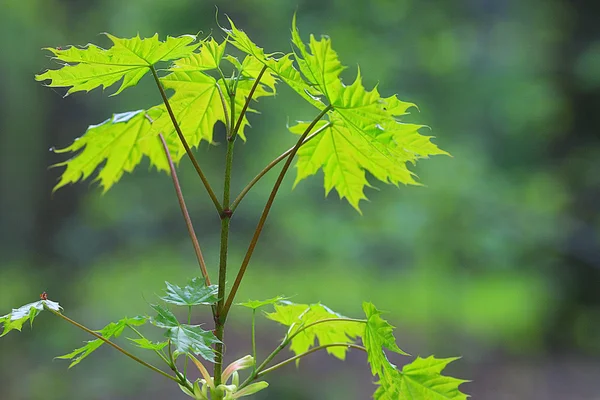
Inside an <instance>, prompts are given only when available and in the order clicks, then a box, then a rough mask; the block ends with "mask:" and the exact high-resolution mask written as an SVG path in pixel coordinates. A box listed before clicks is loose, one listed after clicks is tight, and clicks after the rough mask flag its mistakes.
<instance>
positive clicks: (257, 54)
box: [223, 19, 325, 110]
mask: <svg viewBox="0 0 600 400" xmlns="http://www.w3.org/2000/svg"><path fill="white" fill-rule="evenodd" d="M229 24H230V26H231V28H230V29H223V30H224V31H225V33H227V41H228V42H229V43H231V44H232V45H234V46H235V47H237V48H238V49H240V50H241V51H243V52H245V53H247V54H249V55H251V56H252V57H253V58H254V59H255V60H256V61H257V62H259V63H261V64H262V65H265V66H266V67H267V68H268V69H269V71H270V73H271V74H273V75H274V77H276V78H278V79H281V80H282V81H283V82H285V83H286V84H287V85H289V86H290V87H291V88H292V89H293V90H295V91H296V92H297V93H298V94H300V96H302V97H303V98H304V99H305V100H306V101H308V102H309V103H311V104H313V105H314V106H315V107H317V108H319V109H321V110H322V109H324V108H325V104H323V102H322V101H321V100H320V99H319V98H318V97H319V96H320V95H321V93H319V92H318V91H316V90H315V89H314V88H313V87H312V86H311V85H310V84H309V83H308V82H306V81H305V80H304V78H302V76H301V74H300V72H299V71H298V70H297V69H296V67H295V66H294V59H293V54H291V53H290V54H285V55H283V56H281V57H279V58H277V57H275V54H274V53H273V54H265V52H264V50H263V49H262V48H260V47H258V46H257V45H256V44H255V43H254V42H253V41H252V40H251V39H250V38H249V37H248V35H247V34H246V33H245V32H244V31H242V30H240V29H238V28H237V27H236V26H235V24H234V23H233V21H232V20H231V19H229ZM263 79H265V78H263ZM267 79H268V78H267Z"/></svg>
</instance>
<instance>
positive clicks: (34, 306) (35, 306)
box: [0, 300, 62, 337]
mask: <svg viewBox="0 0 600 400" xmlns="http://www.w3.org/2000/svg"><path fill="white" fill-rule="evenodd" d="M44 308H48V309H50V310H54V311H60V310H61V308H62V307H61V306H60V305H59V304H58V303H56V302H54V301H51V300H39V301H36V302H34V303H29V304H25V305H24V306H21V307H19V308H13V310H12V312H11V313H10V314H6V315H3V316H2V317H0V324H2V325H4V330H3V331H2V334H1V335H0V337H2V336H4V335H6V334H7V333H8V332H10V331H12V330H17V331H21V329H22V328H23V324H25V322H27V321H29V323H30V325H31V326H32V327H33V320H34V319H35V317H36V316H37V315H38V314H39V313H40V312H41V311H43V310H44Z"/></svg>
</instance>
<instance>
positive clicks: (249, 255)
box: [219, 105, 333, 320]
mask: <svg viewBox="0 0 600 400" xmlns="http://www.w3.org/2000/svg"><path fill="white" fill-rule="evenodd" d="M332 109H333V106H331V105H328V106H327V107H326V108H325V109H324V110H323V111H321V112H320V113H319V115H317V117H316V118H315V119H314V120H313V121H312V122H311V123H310V125H308V126H307V127H306V130H305V131H304V133H303V134H302V135H301V136H300V139H298V142H297V143H296V145H295V146H294V148H293V149H292V151H291V152H290V154H289V155H288V158H287V160H286V162H285V164H284V165H283V168H282V169H281V172H280V173H279V176H278V177H277V181H276V182H275V185H274V186H273V189H272V190H271V195H270V196H269V199H268V200H267V203H266V205H265V208H264V210H263V213H262V215H261V216H260V219H259V221H258V224H257V226H256V230H255V231H254V235H253V236H252V240H251V241H250V245H249V246H248V250H247V251H246V256H245V257H244V260H243V261H242V265H241V266H240V270H239V271H238V274H237V276H236V278H235V282H234V283H233V286H232V287H231V291H230V292H229V296H228V297H227V301H226V302H225V305H224V306H223V308H222V309H221V310H220V313H219V316H220V318H222V319H223V320H225V319H226V318H227V313H228V312H229V309H230V308H231V305H232V304H233V299H234V298H235V295H236V293H237V291H238V289H239V287H240V284H241V282H242V278H243V277H244V273H245V272H246V268H247V267H248V263H249V262H250V259H251V258H252V253H254V248H255V247H256V244H257V243H258V238H259V237H260V234H261V232H262V229H263V227H264V225H265V222H266V220H267V217H268V215H269V211H271V207H272V206H273V201H274V200H275V196H276V195H277V191H278V190H279V187H280V186H281V183H282V182H283V178H285V174H286V172H287V171H288V169H289V168H290V165H291V164H292V160H293V159H294V156H295V155H296V153H297V152H298V149H299V148H300V146H301V145H302V142H304V139H306V137H307V136H308V134H309V133H310V131H311V130H312V128H314V126H315V125H316V124H317V122H319V120H320V119H321V118H322V117H323V116H324V115H325V114H327V112H329V111H330V110H332Z"/></svg>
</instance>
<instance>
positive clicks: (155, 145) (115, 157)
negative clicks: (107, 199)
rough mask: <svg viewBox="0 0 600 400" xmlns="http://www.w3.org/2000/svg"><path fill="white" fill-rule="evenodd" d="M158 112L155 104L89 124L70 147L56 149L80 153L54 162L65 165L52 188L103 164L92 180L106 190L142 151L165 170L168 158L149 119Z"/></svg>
mask: <svg viewBox="0 0 600 400" xmlns="http://www.w3.org/2000/svg"><path fill="white" fill-rule="evenodd" d="M160 114H161V111H160V110H157V109H156V108H155V109H151V110H149V111H144V110H138V111H131V112H126V113H121V114H114V115H113V116H112V117H111V118H109V119H107V120H106V121H104V122H102V123H100V124H98V125H91V126H90V127H89V128H88V129H87V131H86V132H85V134H84V135H83V136H82V137H80V138H78V139H75V141H74V142H73V144H71V145H70V146H69V147H67V148H64V149H61V150H56V152H57V153H65V152H70V153H76V152H79V153H77V154H76V155H75V156H74V157H73V158H71V159H69V160H67V161H64V162H61V163H58V164H56V165H55V166H66V167H67V168H66V169H65V171H64V172H63V174H62V176H61V178H60V181H59V182H58V183H57V184H56V186H55V187H54V190H57V189H59V188H61V187H63V186H65V185H67V184H71V183H75V182H77V181H79V180H83V179H87V178H88V177H89V176H90V175H91V174H92V173H93V172H94V171H95V170H96V169H98V168H99V167H100V166H101V165H103V166H102V168H101V169H100V170H99V172H98V175H97V177H96V179H95V180H96V181H99V182H100V184H101V185H102V187H103V189H104V191H105V192H106V191H107V190H108V189H110V187H111V186H112V185H114V184H115V183H116V182H117V181H118V180H119V179H121V177H122V176H123V174H124V173H125V172H132V171H133V169H134V168H135V167H136V166H137V165H138V164H139V163H140V162H141V160H142V156H144V155H146V156H148V157H149V158H150V161H151V163H152V165H154V166H155V167H156V168H157V169H159V170H167V169H168V164H167V158H166V155H165V152H164V149H163V147H162V144H161V142H160V139H159V138H158V136H157V135H155V134H152V133H151V131H150V128H151V126H152V124H151V120H153V119H156V118H158V116H159V115H160Z"/></svg>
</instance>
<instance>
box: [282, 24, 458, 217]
mask: <svg viewBox="0 0 600 400" xmlns="http://www.w3.org/2000/svg"><path fill="white" fill-rule="evenodd" d="M292 42H293V43H294V45H295V46H296V48H297V49H298V52H299V54H298V53H296V55H295V59H296V61H297V63H298V65H299V67H300V71H301V72H302V74H303V76H304V77H305V79H306V80H307V81H308V85H309V86H310V87H311V90H313V92H314V93H316V94H317V95H318V94H323V96H324V97H325V98H326V99H327V101H328V103H329V104H330V105H331V106H332V107H333V111H331V112H329V113H328V114H327V116H326V118H325V120H326V121H328V122H329V123H330V124H331V125H330V126H329V128H327V129H326V130H325V131H324V132H322V133H321V134H320V135H319V137H317V138H315V139H313V140H312V141H310V142H309V143H308V144H306V145H304V146H303V147H301V148H300V150H299V151H298V164H297V170H298V175H297V178H296V183H298V182H299V181H301V180H302V179H304V178H306V177H308V176H310V175H314V174H315V173H316V172H317V171H318V170H319V169H322V170H323V173H324V177H325V191H326V193H329V192H330V191H331V189H333V188H335V189H336V191H337V192H338V194H339V196H340V198H346V199H347V200H348V202H349V203H350V204H351V205H352V206H353V207H354V208H355V209H356V210H358V211H359V212H360V209H359V203H360V201H361V200H363V199H366V197H365V194H364V188H365V186H370V184H369V182H368V181H367V178H366V175H365V173H366V172H369V173H370V174H372V175H373V176H374V177H375V178H376V179H378V180H380V181H382V182H384V183H391V184H394V185H398V184H400V183H403V184H417V182H416V181H415V179H414V174H413V173H412V172H411V171H410V170H409V169H408V168H407V166H406V164H407V163H415V162H416V161H417V160H418V159H420V158H427V157H428V156H430V155H435V154H447V153H446V152H444V151H442V150H440V149H438V148H437V146H435V145H434V144H433V143H431V142H430V138H429V137H426V136H422V135H420V134H419V133H418V130H419V129H420V128H422V126H420V125H414V124H405V123H402V122H400V121H399V120H398V117H399V116H401V115H404V114H406V111H407V109H408V108H410V107H412V106H414V105H413V104H411V103H406V102H402V101H400V100H398V99H397V98H396V96H391V97H387V98H383V97H381V96H380V95H379V93H378V91H377V89H376V88H375V89H373V90H371V91H368V90H366V89H365V88H364V86H363V84H362V78H361V75H360V71H359V72H358V74H357V77H356V79H355V81H354V83H352V85H350V86H346V85H344V84H343V83H342V81H341V79H340V73H341V72H342V71H343V70H344V69H345V67H344V66H342V64H341V63H340V62H339V59H338V56H337V54H336V52H335V51H334V50H333V49H332V47H331V40H330V39H329V38H326V37H323V38H321V39H320V40H317V39H315V37H314V36H313V35H311V36H310V41H309V44H308V46H307V45H305V44H304V43H303V42H302V39H301V38H300V34H299V32H298V29H297V28H296V22H295V18H294V22H293V27H292ZM295 90H296V91H297V92H299V93H300V94H301V95H304V92H305V89H304V88H299V89H295ZM313 96H314V94H313ZM307 126H308V123H301V124H298V125H296V126H294V127H292V128H291V131H292V132H293V133H297V134H301V133H302V132H303V131H304V130H305V129H306V127H307ZM315 129H317V127H315Z"/></svg>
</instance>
